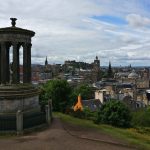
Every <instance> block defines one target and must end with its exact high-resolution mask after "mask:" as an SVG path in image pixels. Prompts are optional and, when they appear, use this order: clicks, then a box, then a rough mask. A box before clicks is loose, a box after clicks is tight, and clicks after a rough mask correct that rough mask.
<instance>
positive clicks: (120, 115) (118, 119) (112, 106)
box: [96, 100, 131, 127]
mask: <svg viewBox="0 0 150 150" xmlns="http://www.w3.org/2000/svg"><path fill="white" fill-rule="evenodd" d="M96 122H101V123H105V124H110V125H113V126H117V127H129V126H130V122H131V113H130V110H129V109H128V107H127V106H126V105H125V104H123V103H122V102H120V101H118V100H111V101H109V102H107V103H105V104H104V105H102V107H101V109H100V111H99V113H98V116H97V121H96Z"/></svg>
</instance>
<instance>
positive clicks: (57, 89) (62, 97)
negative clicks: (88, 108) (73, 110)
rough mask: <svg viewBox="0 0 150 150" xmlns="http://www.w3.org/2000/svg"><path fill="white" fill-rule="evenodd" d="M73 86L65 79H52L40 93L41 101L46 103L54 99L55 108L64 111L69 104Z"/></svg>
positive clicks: (43, 103)
mask: <svg viewBox="0 0 150 150" xmlns="http://www.w3.org/2000/svg"><path fill="white" fill-rule="evenodd" d="M70 92H71V88H70V86H69V84H68V83H67V81H65V80H50V81H48V82H47V83H46V84H45V85H44V86H43V87H42V92H41V95H40V103H41V104H42V105H45V104H46V103H47V101H48V99H52V103H53V110H54V111H61V112H64V111H65V109H66V107H67V106H68V104H69V95H70Z"/></svg>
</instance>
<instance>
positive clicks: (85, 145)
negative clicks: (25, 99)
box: [0, 118, 134, 150]
mask: <svg viewBox="0 0 150 150" xmlns="http://www.w3.org/2000/svg"><path fill="white" fill-rule="evenodd" d="M66 128H67V130H66ZM85 133H86V136H87V137H89V138H92V137H94V138H97V139H99V138H103V139H104V140H106V141H101V142H99V141H96V140H92V139H88V138H84V137H83V135H84V136H85ZM75 134H76V135H75ZM98 134H99V133H97V132H96V131H92V129H91V130H83V129H81V128H79V127H78V126H70V125H69V124H66V123H65V124H63V123H62V122H61V121H60V119H59V118H54V119H53V123H52V125H51V127H50V128H49V129H46V130H45V131H42V132H38V133H32V134H30V135H27V136H21V137H12V138H8V139H0V150H93V149H94V150H110V149H111V150H134V148H130V147H128V146H125V145H122V143H120V141H116V140H112V141H111V142H112V143H111V142H107V140H108V141H109V140H111V137H107V136H105V135H104V134H102V135H100V136H98ZM80 136H81V137H80ZM113 142H116V144H114V143H113ZM117 142H118V143H117Z"/></svg>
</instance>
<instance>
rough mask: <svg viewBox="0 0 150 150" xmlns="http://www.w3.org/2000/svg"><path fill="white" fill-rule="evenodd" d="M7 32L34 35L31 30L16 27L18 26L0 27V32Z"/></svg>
mask: <svg viewBox="0 0 150 150" xmlns="http://www.w3.org/2000/svg"><path fill="white" fill-rule="evenodd" d="M9 33H13V34H17V33H18V34H25V35H30V36H34V35H35V32H33V31H31V30H27V29H22V28H18V27H6V28H0V34H9Z"/></svg>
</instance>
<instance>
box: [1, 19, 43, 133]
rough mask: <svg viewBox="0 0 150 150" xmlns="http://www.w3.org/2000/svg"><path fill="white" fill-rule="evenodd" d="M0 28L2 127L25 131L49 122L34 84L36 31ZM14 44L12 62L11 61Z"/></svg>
mask: <svg viewBox="0 0 150 150" xmlns="http://www.w3.org/2000/svg"><path fill="white" fill-rule="evenodd" d="M10 20H11V25H12V26H11V27H5V28H0V131H18V132H22V131H23V130H24V129H26V128H32V127H34V126H37V125H40V124H43V123H45V122H46V117H45V116H46V114H45V112H41V109H40V105H39V89H38V88H35V87H34V86H33V85H32V84H31V47H32V43H31V38H32V37H33V36H34V35H35V32H33V31H30V30H26V29H22V28H18V27H16V20H17V19H16V18H10ZM21 47H22V49H23V81H22V82H23V83H21V81H20V61H19V60H20V58H19V53H20V49H21ZM10 48H12V56H13V59H12V63H10Z"/></svg>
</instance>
